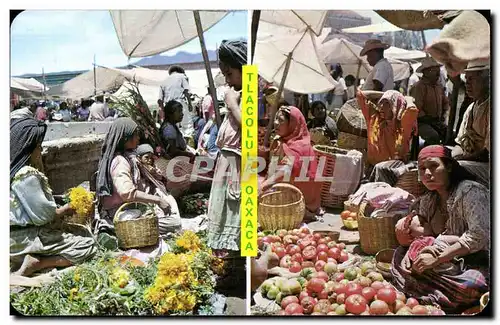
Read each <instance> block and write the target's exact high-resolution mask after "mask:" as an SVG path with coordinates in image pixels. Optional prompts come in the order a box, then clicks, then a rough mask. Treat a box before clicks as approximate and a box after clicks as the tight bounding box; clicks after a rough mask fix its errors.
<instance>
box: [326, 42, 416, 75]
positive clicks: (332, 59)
mask: <svg viewBox="0 0 500 325" xmlns="http://www.w3.org/2000/svg"><path fill="white" fill-rule="evenodd" d="M318 47H319V50H318V53H319V56H320V58H321V59H322V60H323V61H324V62H325V63H327V64H334V63H339V64H340V65H341V66H342V70H343V72H344V75H349V74H352V75H353V76H356V78H357V79H361V78H366V77H367V76H368V74H369V73H370V71H371V70H372V67H371V66H370V65H369V64H368V61H367V60H366V56H363V57H361V56H360V55H359V53H360V52H361V49H362V47H361V46H358V45H356V44H353V43H351V42H349V41H347V40H345V39H342V38H334V39H332V40H330V41H328V42H326V43H324V44H322V45H320V46H318ZM387 60H388V61H389V63H390V64H391V66H392V69H393V71H394V81H398V80H403V79H406V78H408V77H409V76H410V67H409V66H408V63H406V62H402V61H399V60H395V59H392V58H390V57H388V58H387Z"/></svg>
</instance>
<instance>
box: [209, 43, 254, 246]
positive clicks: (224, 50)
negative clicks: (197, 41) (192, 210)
mask: <svg viewBox="0 0 500 325" xmlns="http://www.w3.org/2000/svg"><path fill="white" fill-rule="evenodd" d="M218 54H219V67H220V69H221V71H222V73H223V75H224V77H225V78H226V82H227V84H228V85H229V86H230V87H231V88H230V89H228V90H227V91H226V93H225V95H224V101H225V103H226V107H227V109H228V113H227V115H226V118H225V119H224V122H222V124H221V126H220V129H219V134H218V136H217V146H218V147H219V148H220V154H219V157H218V158H217V162H216V166H215V171H214V177H213V183H212V188H211V191H210V199H209V205H208V217H209V219H210V223H209V226H208V244H209V246H210V247H211V248H212V249H214V253H216V254H217V255H219V256H225V255H227V254H226V253H228V252H227V251H233V253H235V252H238V251H239V250H240V231H241V224H240V222H241V217H240V165H241V108H240V95H241V93H240V91H241V88H242V67H243V65H245V64H247V43H246V42H242V41H223V42H222V44H221V45H220V47H219V51H218Z"/></svg>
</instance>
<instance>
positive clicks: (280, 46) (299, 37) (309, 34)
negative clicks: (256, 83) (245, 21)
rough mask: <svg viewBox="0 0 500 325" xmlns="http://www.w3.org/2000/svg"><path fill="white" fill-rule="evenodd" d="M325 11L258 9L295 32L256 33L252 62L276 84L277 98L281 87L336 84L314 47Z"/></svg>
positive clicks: (269, 20)
mask: <svg viewBox="0 0 500 325" xmlns="http://www.w3.org/2000/svg"><path fill="white" fill-rule="evenodd" d="M326 15H327V11H326V10H322V11H320V10H264V11H261V12H260V15H259V16H260V20H261V21H263V22H267V23H270V24H273V25H276V26H281V27H286V28H291V29H295V30H296V33H295V34H290V35H287V36H277V37H269V38H266V39H265V40H261V41H259V38H260V37H259V36H258V34H257V38H256V39H257V44H256V46H255V59H254V63H255V64H257V65H259V74H260V75H262V76H263V77H264V79H266V80H267V81H272V82H275V83H277V84H279V88H278V93H277V98H280V96H281V94H282V92H283V89H284V88H286V89H288V90H291V91H295V92H299V93H318V92H322V91H326V90H329V89H333V88H335V85H336V82H335V80H333V78H332V77H331V76H330V75H329V74H328V71H327V69H326V67H325V65H324V64H323V63H322V62H321V60H320V59H319V57H318V55H317V50H316V39H315V36H316V37H319V36H320V35H321V32H322V30H323V25H324V23H325V19H326ZM277 28H278V27H277ZM292 64H293V66H292ZM289 71H291V72H292V73H291V74H290V76H291V77H288V75H289ZM311 88H313V89H311ZM277 105H278V101H275V104H274V105H273V108H272V109H271V121H272V120H273V119H274V116H275V114H276V111H277ZM271 125H272V123H269V124H268V127H267V130H266V136H265V138H264V145H265V146H267V145H268V144H269V135H270V133H271Z"/></svg>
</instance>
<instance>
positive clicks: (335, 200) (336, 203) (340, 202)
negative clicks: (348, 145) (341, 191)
mask: <svg viewBox="0 0 500 325" xmlns="http://www.w3.org/2000/svg"><path fill="white" fill-rule="evenodd" d="M313 149H314V152H315V154H316V158H317V160H318V161H319V159H320V158H321V157H325V158H326V161H325V166H324V170H323V177H332V176H333V171H334V169H335V160H336V155H337V154H340V155H345V154H347V150H344V149H340V148H336V147H330V146H323V145H316V146H314V147H313ZM331 185H332V182H323V185H322V186H321V205H322V206H323V207H328V208H339V209H342V208H343V206H344V202H345V201H347V199H348V198H349V195H348V194H347V195H342V196H336V195H332V194H331V193H330V187H331Z"/></svg>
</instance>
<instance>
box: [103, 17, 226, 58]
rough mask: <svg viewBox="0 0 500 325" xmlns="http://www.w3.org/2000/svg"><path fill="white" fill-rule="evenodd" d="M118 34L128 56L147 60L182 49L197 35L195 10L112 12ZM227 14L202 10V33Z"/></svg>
mask: <svg viewBox="0 0 500 325" xmlns="http://www.w3.org/2000/svg"><path fill="white" fill-rule="evenodd" d="M110 13H111V19H112V20H113V24H114V26H115V30H116V35H117V36H118V41H119V42H120V46H121V48H122V50H123V52H124V53H125V54H126V55H127V56H128V57H135V58H137V57H145V56H150V55H155V54H158V53H163V52H165V51H168V50H171V49H173V48H176V47H179V46H181V45H183V44H185V43H187V42H189V41H191V40H192V39H194V38H196V37H197V36H198V32H197V30H196V24H195V21H194V15H193V11H192V10H110ZM226 15H227V11H225V10H224V11H200V18H201V25H202V28H203V31H206V30H208V29H210V28H211V27H212V26H213V25H215V24H217V23H218V22H219V21H220V20H221V19H222V18H224V16H226Z"/></svg>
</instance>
